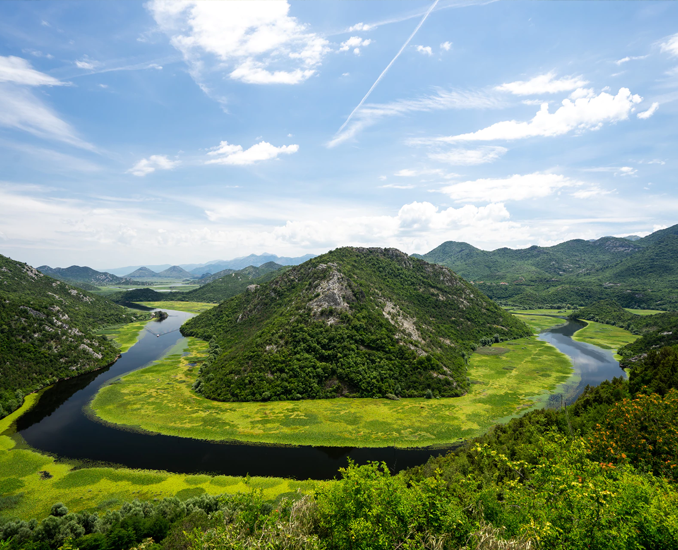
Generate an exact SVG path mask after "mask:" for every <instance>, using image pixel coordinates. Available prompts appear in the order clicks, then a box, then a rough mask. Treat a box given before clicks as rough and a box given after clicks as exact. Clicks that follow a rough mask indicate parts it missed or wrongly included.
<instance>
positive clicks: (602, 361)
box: [538, 321, 627, 404]
mask: <svg viewBox="0 0 678 550" xmlns="http://www.w3.org/2000/svg"><path fill="white" fill-rule="evenodd" d="M585 326H586V324H584V323H582V322H580V321H569V322H568V323H567V324H566V325H562V326H560V327H555V328H552V329H549V330H547V331H544V332H542V333H541V334H540V335H539V337H538V338H539V339H540V340H543V341H545V342H548V343H549V344H551V345H553V346H555V347H556V348H557V349H558V350H559V351H560V352H562V353H564V354H565V355H567V356H569V357H570V359H571V360H572V365H573V366H574V369H575V372H576V373H577V374H579V376H580V377H581V380H580V382H579V384H577V385H576V386H575V387H570V388H566V389H565V392H564V397H565V401H566V403H567V404H570V403H573V402H574V401H575V400H576V399H577V397H579V395H581V393H582V392H583V391H584V388H586V386H587V385H588V386H597V385H598V384H600V383H601V382H603V381H604V380H612V378H614V377H619V376H624V377H625V376H627V375H626V372H625V371H624V370H623V369H622V368H621V367H620V366H619V362H618V361H617V360H616V359H615V358H614V354H613V353H612V352H611V351H609V350H604V349H601V348H598V347H596V346H593V345H591V344H587V343H584V342H577V341H576V340H573V339H572V335H573V334H574V333H575V332H577V331H578V330H580V329H582V328H584V327H585ZM555 397H556V399H553V398H552V399H551V400H550V401H551V403H553V402H556V403H557V404H559V403H560V397H559V396H558V395H556V396H555Z"/></svg>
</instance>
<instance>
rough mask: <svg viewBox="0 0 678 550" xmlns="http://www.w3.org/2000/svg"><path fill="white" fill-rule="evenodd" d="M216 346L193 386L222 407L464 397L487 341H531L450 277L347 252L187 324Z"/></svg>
mask: <svg viewBox="0 0 678 550" xmlns="http://www.w3.org/2000/svg"><path fill="white" fill-rule="evenodd" d="M182 332H183V334H185V335H187V336H197V337H199V338H203V339H205V340H210V341H211V346H210V347H211V350H212V352H211V358H210V360H208V361H207V362H206V364H205V366H204V367H203V369H202V373H201V376H200V379H199V381H198V383H197V385H196V388H197V389H198V391H200V392H201V393H203V394H204V395H205V396H207V397H209V398H212V399H217V400H224V401H251V400H268V399H281V400H282V399H300V398H305V399H306V398H328V397H336V396H341V395H347V396H355V397H379V396H385V395H386V394H395V395H398V396H412V397H413V396H424V395H425V394H427V390H430V391H431V393H432V394H433V395H439V396H458V395H462V394H463V393H465V392H466V391H467V389H468V380H467V377H466V357H468V356H469V355H470V353H471V352H472V350H473V349H475V346H476V345H477V344H478V343H479V342H480V341H481V340H482V339H490V338H495V337H496V338H497V339H502V340H503V339H512V338H518V337H522V336H526V335H528V334H530V331H529V329H528V328H527V326H526V325H525V324H524V323H523V322H522V321H520V320H518V319H516V318H514V317H513V316H511V315H510V314H508V313H506V312H505V311H503V310H502V309H501V308H500V307H499V306H497V305H496V304H495V303H494V302H492V301H491V300H489V298H487V297H486V296H485V295H484V294H482V293H481V292H479V291H478V290H476V289H475V288H474V287H473V286H472V285H470V284H469V283H467V282H466V281H464V280H463V279H462V278H461V277H459V276H457V275H456V274H455V273H454V272H453V271H451V270H450V269H449V268H447V267H444V266H440V265H434V264H429V263H427V262H425V261H423V260H419V259H416V258H411V257H409V256H407V255H406V254H404V253H402V252H400V251H398V250H395V249H381V248H340V249H337V250H334V251H332V252H329V253H328V254H324V255H322V256H319V257H317V258H313V259H312V260H309V261H307V262H305V263H303V264H301V265H299V266H296V267H294V268H292V269H290V270H289V271H287V272H286V273H283V274H282V275H280V276H279V277H277V278H275V279H274V280H272V281H270V282H268V283H266V284H262V285H260V286H259V285H251V286H249V287H248V289H247V291H246V292H244V293H243V294H241V295H238V296H235V297H234V298H231V299H230V300H227V301H225V302H223V303H222V304H221V305H219V306H218V307H215V308H213V309H211V310H209V311H207V312H205V313H202V314H200V315H199V316H197V317H195V318H193V319H191V320H190V321H188V322H187V323H186V324H184V326H183V328H182Z"/></svg>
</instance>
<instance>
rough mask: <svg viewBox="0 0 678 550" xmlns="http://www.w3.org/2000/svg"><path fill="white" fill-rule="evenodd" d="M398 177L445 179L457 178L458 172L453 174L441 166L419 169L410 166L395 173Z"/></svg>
mask: <svg viewBox="0 0 678 550" xmlns="http://www.w3.org/2000/svg"><path fill="white" fill-rule="evenodd" d="M393 175H394V176H396V177H398V178H414V177H418V176H438V177H441V178H445V179H450V178H456V177H457V176H458V174H452V173H450V172H446V171H445V170H441V169H440V168H423V169H419V170H412V169H410V168H403V169H402V170H398V171H397V172H395V173H394V174H393ZM384 179H385V178H384Z"/></svg>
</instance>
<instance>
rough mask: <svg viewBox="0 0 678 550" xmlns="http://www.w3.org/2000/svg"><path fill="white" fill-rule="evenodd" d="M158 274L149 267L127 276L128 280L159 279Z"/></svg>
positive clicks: (141, 268)
mask: <svg viewBox="0 0 678 550" xmlns="http://www.w3.org/2000/svg"><path fill="white" fill-rule="evenodd" d="M157 277H158V274H157V273H156V272H155V271H151V270H150V269H148V268H147V267H140V268H139V269H137V270H136V271H132V273H128V274H127V278H128V279H154V278H157Z"/></svg>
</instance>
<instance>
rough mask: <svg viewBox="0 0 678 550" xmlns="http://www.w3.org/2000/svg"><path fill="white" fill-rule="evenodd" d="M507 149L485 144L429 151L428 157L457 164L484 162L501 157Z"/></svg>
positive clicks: (468, 164) (465, 164) (466, 164)
mask: <svg viewBox="0 0 678 550" xmlns="http://www.w3.org/2000/svg"><path fill="white" fill-rule="evenodd" d="M506 151H508V149H506V148H505V147H499V146H485V147H478V148H477V149H451V150H449V151H445V152H442V153H429V155H428V157H429V158H430V159H433V160H437V161H440V162H446V163H448V164H453V165H459V166H473V165H476V164H486V163H488V162H494V161H495V160H498V159H499V158H501V157H502V156H503V155H504V154H505V153H506Z"/></svg>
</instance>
